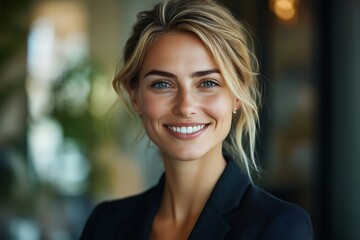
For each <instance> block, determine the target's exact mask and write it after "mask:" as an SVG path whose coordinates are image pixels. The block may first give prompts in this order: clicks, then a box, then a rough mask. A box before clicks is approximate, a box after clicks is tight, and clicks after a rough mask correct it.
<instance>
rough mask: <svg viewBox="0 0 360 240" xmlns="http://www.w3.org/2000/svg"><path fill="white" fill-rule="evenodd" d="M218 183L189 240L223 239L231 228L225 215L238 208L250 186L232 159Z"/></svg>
mask: <svg viewBox="0 0 360 240" xmlns="http://www.w3.org/2000/svg"><path fill="white" fill-rule="evenodd" d="M226 160H227V165H226V167H225V170H224V172H223V173H222V175H221V176H220V178H219V180H218V182H217V183H216V185H215V187H214V190H213V192H212V193H211V195H210V198H209V200H208V201H207V203H206V205H205V207H204V209H203V211H202V213H201V215H200V217H199V219H198V221H197V222H196V224H195V226H194V229H193V230H192V232H191V234H190V237H189V239H209V240H211V239H223V238H224V237H225V235H226V234H227V232H228V231H229V230H230V226H229V225H228V224H227V222H226V221H225V219H224V217H223V215H224V214H226V213H228V212H230V211H231V210H233V209H234V208H236V207H238V206H239V204H240V201H241V199H242V197H243V195H244V193H245V191H246V189H247V187H248V186H249V184H250V180H249V178H248V177H247V176H245V174H243V172H242V170H241V169H240V166H239V165H238V164H237V163H236V162H235V161H234V160H232V159H231V158H226Z"/></svg>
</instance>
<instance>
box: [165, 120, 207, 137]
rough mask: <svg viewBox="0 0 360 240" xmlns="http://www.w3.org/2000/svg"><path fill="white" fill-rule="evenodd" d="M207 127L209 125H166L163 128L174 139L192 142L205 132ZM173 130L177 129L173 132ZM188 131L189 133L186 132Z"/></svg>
mask: <svg viewBox="0 0 360 240" xmlns="http://www.w3.org/2000/svg"><path fill="white" fill-rule="evenodd" d="M209 125H210V124H209V123H172V124H166V125H164V127H165V129H166V130H167V132H168V133H169V134H170V135H172V136H173V137H175V138H178V139H180V140H192V139H195V138H197V137H198V136H199V135H201V134H202V133H203V132H204V131H206V129H207V128H208V127H209ZM174 128H177V129H176V130H175V129H174ZM184 128H186V129H184ZM188 129H189V130H190V132H187V131H188ZM174 130H175V131H174Z"/></svg>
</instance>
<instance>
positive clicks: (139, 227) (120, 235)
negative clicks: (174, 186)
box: [116, 175, 164, 240]
mask: <svg viewBox="0 0 360 240" xmlns="http://www.w3.org/2000/svg"><path fill="white" fill-rule="evenodd" d="M163 188H164V175H163V176H162V177H161V179H160V181H159V183H158V184H157V185H156V186H155V187H154V188H153V189H151V190H150V191H149V192H147V193H146V194H145V195H144V196H143V197H142V198H141V199H139V200H138V202H137V207H136V210H135V211H134V212H133V214H132V216H131V217H129V219H128V222H127V224H126V226H125V227H124V226H119V228H118V232H117V238H116V239H139V240H146V239H148V238H149V234H150V231H151V227H152V223H153V220H154V217H155V214H156V212H157V211H158V208H159V205H160V202H161V196H162V192H163Z"/></svg>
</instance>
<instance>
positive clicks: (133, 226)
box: [121, 158, 250, 240]
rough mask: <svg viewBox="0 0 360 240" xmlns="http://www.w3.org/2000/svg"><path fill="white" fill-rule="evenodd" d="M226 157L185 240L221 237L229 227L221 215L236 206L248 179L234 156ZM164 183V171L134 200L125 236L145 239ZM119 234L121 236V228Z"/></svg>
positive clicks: (248, 182) (159, 200) (157, 207)
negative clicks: (135, 205) (133, 207)
mask: <svg viewBox="0 0 360 240" xmlns="http://www.w3.org/2000/svg"><path fill="white" fill-rule="evenodd" d="M226 160H227V165H226V167H225V169H224V171H223V173H222V175H221V176H220V178H219V180H218V182H217V183H216V185H215V187H214V189H213V191H212V193H211V195H210V197H209V199H208V201H207V203H206V204H205V207H204V209H203V211H202V212H201V214H200V216H199V219H198V220H197V222H196V224H195V226H194V228H193V230H192V232H191V234H190V236H189V240H192V239H208V240H212V239H213V240H215V239H216V240H217V239H223V238H224V237H225V235H226V234H227V232H228V231H229V230H230V226H229V225H228V224H227V222H226V221H225V219H224V217H223V215H224V214H226V213H228V212H230V211H231V210H233V209H234V208H236V207H238V206H239V204H240V200H241V198H242V196H243V194H244V193H245V191H246V189H247V187H248V186H249V184H250V181H249V179H248V177H247V176H245V175H244V174H243V172H242V171H241V169H240V167H239V165H238V164H237V163H236V162H235V161H234V160H232V159H231V158H226ZM164 183H165V174H164V175H163V176H162V177H161V178H160V181H159V183H158V184H157V185H156V186H155V187H153V188H152V189H151V190H149V191H148V192H146V193H145V194H144V195H143V198H142V201H139V202H138V205H137V209H136V212H135V213H134V214H133V216H132V218H130V219H129V225H127V226H128V229H127V230H126V232H127V234H125V236H129V237H130V238H132V239H148V237H149V234H150V231H151V227H152V222H153V220H154V217H155V215H156V212H157V211H158V209H159V206H160V202H161V197H162V193H163V189H164ZM121 236H122V237H124V232H123V233H122V234H121Z"/></svg>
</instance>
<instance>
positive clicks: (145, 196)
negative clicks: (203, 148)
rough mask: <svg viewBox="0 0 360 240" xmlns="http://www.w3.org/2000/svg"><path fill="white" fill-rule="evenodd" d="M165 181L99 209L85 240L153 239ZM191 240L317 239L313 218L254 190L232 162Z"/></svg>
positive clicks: (192, 233)
mask: <svg viewBox="0 0 360 240" xmlns="http://www.w3.org/2000/svg"><path fill="white" fill-rule="evenodd" d="M164 181H165V176H163V177H162V178H161V179H160V181H159V183H158V184H157V185H156V186H155V187H153V188H151V189H150V190H148V191H146V192H145V193H142V194H139V195H136V196H133V197H128V198H125V199H121V200H115V201H109V202H103V203H101V204H99V205H97V206H96V208H95V209H94V210H93V212H92V213H91V215H90V217H89V219H88V220H87V222H86V225H85V228H84V230H83V232H82V235H81V238H80V239H81V240H90V239H91V240H95V239H96V240H110V239H126V240H132V239H140V240H141V239H148V237H149V234H150V231H151V227H152V222H153V219H154V216H155V214H156V212H157V210H158V208H159V205H160V202H161V197H162V193H163V188H164ZM188 239H200V240H202V239H204V240H212V239H213V240H220V239H299V240H307V239H313V232H312V224H311V221H310V218H309V215H308V214H307V212H306V211H305V210H303V209H302V208H300V207H298V206H296V205H294V204H291V203H288V202H285V201H282V200H280V199H278V198H276V197H274V196H272V195H270V194H269V193H267V192H265V191H263V190H261V189H260V188H258V187H256V186H254V185H253V184H252V183H251V182H250V180H249V179H248V177H247V176H246V175H245V174H243V172H242V171H241V169H240V167H239V166H238V164H237V163H235V162H234V161H233V160H231V159H229V160H228V163H227V165H226V167H225V170H224V172H223V173H222V175H221V177H220V178H219V180H218V182H217V183H216V185H215V187H214V190H213V192H212V193H211V195H210V197H209V199H208V201H207V203H206V205H205V207H204V209H203V211H202V212H201V214H200V216H199V218H198V220H197V222H196V224H195V226H194V228H193V230H192V232H191V234H190V236H189V238H188Z"/></svg>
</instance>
